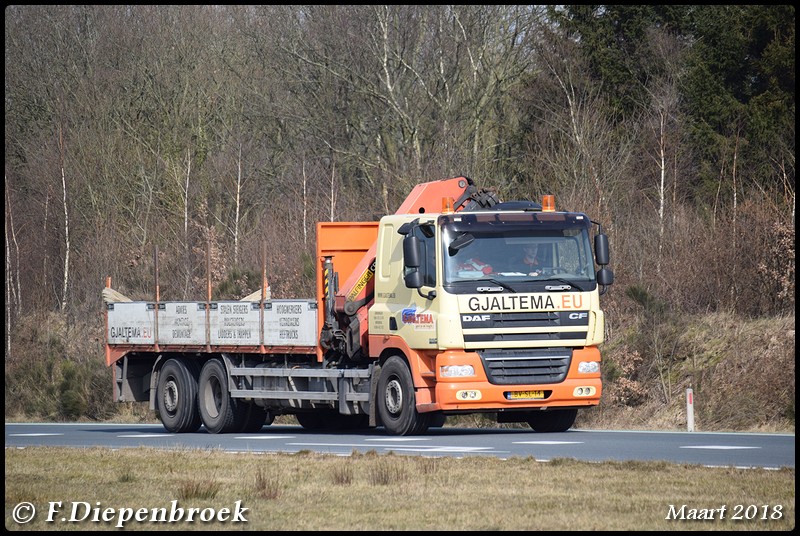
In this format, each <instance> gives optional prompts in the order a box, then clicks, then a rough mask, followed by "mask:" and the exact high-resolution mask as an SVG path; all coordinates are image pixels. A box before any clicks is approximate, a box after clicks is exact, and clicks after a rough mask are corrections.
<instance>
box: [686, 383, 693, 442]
mask: <svg viewBox="0 0 800 536" xmlns="http://www.w3.org/2000/svg"><path fill="white" fill-rule="evenodd" d="M686 428H687V431H689V432H694V394H693V393H692V389H691V387H690V388H689V389H686Z"/></svg>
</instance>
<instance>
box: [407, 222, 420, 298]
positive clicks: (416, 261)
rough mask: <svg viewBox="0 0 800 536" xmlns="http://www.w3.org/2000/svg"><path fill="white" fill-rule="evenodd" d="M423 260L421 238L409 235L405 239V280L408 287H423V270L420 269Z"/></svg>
mask: <svg viewBox="0 0 800 536" xmlns="http://www.w3.org/2000/svg"><path fill="white" fill-rule="evenodd" d="M420 264H421V261H420V253H419V238H417V237H416V236H414V235H408V236H406V237H405V238H404V239H403V268H404V270H403V271H404V275H403V282H404V283H405V285H406V287H408V288H416V289H419V288H422V272H420V271H419V267H420Z"/></svg>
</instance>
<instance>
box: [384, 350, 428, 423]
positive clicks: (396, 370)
mask: <svg viewBox="0 0 800 536" xmlns="http://www.w3.org/2000/svg"><path fill="white" fill-rule="evenodd" d="M377 399H378V400H377V402H378V414H379V415H380V418H381V422H382V423H383V426H384V427H385V428H386V430H387V431H388V432H389V433H390V434H392V435H414V434H422V433H425V431H426V430H427V429H428V426H429V425H430V418H429V414H425V413H422V414H420V413H417V403H416V397H415V394H414V381H413V379H412V378H411V371H410V370H409V368H408V365H407V364H406V362H405V361H404V360H403V359H402V358H401V357H399V356H392V357H390V358H389V359H387V360H386V363H384V364H383V366H382V367H381V376H380V379H379V380H378V392H377Z"/></svg>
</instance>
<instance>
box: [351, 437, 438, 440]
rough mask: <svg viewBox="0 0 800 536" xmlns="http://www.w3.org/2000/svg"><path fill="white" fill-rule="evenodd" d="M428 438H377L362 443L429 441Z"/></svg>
mask: <svg viewBox="0 0 800 536" xmlns="http://www.w3.org/2000/svg"><path fill="white" fill-rule="evenodd" d="M431 439H432V438H430V437H379V438H373V439H365V440H364V441H430V440H431Z"/></svg>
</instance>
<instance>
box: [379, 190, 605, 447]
mask: <svg viewBox="0 0 800 536" xmlns="http://www.w3.org/2000/svg"><path fill="white" fill-rule="evenodd" d="M594 225H595V224H594V223H593V222H592V221H591V220H590V218H589V217H588V216H587V215H585V214H583V213H577V212H556V211H555V210H554V207H553V206H552V200H550V201H549V202H548V203H545V208H544V209H543V208H542V206H541V205H538V204H535V203H507V204H502V203H501V204H499V205H496V206H494V207H492V208H491V210H486V211H475V212H457V213H455V212H449V211H446V210H445V211H443V212H442V213H440V214H404V215H393V216H386V217H384V218H382V219H381V222H380V226H379V230H378V242H377V251H376V265H375V276H374V277H375V295H374V296H375V298H374V303H373V304H372V306H371V307H370V309H369V326H370V329H369V341H370V342H369V348H370V355H371V356H372V357H373V358H379V359H380V360H381V361H382V362H384V363H386V362H388V360H390V359H391V358H393V357H395V358H397V359H399V360H404V361H405V364H406V366H407V367H408V368H409V370H410V376H411V383H412V384H413V386H412V385H405V386H404V385H403V378H402V375H401V374H398V375H397V377H396V378H395V386H394V388H392V386H391V381H392V380H391V379H389V378H386V379H385V380H384V381H383V382H381V386H383V387H385V390H383V391H382V390H381V387H379V389H378V394H379V399H378V400H379V401H378V404H379V409H382V410H383V411H382V414H381V418H382V420H383V421H384V422H385V421H386V420H387V419H388V420H389V421H392V420H393V419H400V420H402V415H400V413H401V412H402V409H403V403H404V399H408V398H413V399H414V403H415V406H416V410H417V413H418V414H419V415H421V416H422V417H421V418H422V420H424V419H425V414H426V413H431V414H432V415H449V414H457V413H474V412H483V413H488V412H493V413H496V414H497V420H498V421H499V422H528V423H529V424H530V425H531V427H532V428H534V429H535V430H537V431H562V430H566V429H568V428H570V427H571V426H572V424H573V423H574V420H575V417H576V414H577V410H578V409H579V408H584V407H588V406H594V405H597V404H598V403H599V401H600V396H601V393H602V384H601V378H600V361H601V357H600V352H599V350H598V348H597V347H598V345H599V344H601V343H602V342H603V336H604V317H603V312H602V310H601V309H600V303H599V296H600V294H602V293H603V292H604V291H605V288H606V286H608V285H610V284H611V283H612V282H613V274H612V273H611V271H610V270H609V269H608V268H606V267H605V265H606V264H608V243H607V239H606V236H605V235H604V234H602V231H601V230H599V232H598V233H597V234H596V235H595V237H594V242H595V244H594V245H595V247H594V248H593V247H592V234H593V227H594ZM596 266H599V269H596ZM382 376H385V371H384V372H383V373H382ZM381 396H383V397H384V398H385V401H384V400H382V399H381V398H380V397H381ZM392 408H395V409H396V410H397V411H395V412H394V413H393V412H392ZM410 420H412V421H413V420H414V418H413V416H412V418H411V419H410ZM394 424H395V425H396V426H398V425H401V423H394ZM401 433H403V432H401Z"/></svg>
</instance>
